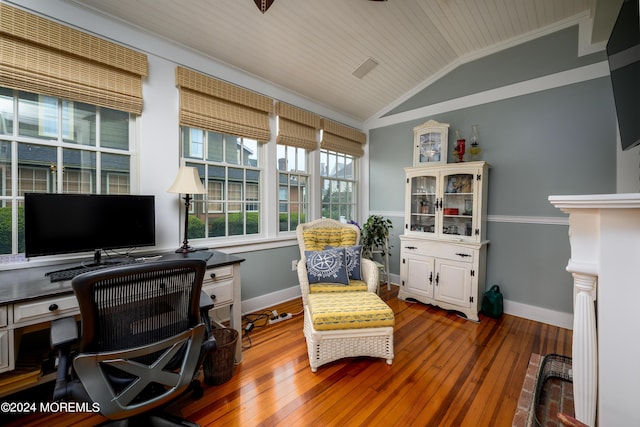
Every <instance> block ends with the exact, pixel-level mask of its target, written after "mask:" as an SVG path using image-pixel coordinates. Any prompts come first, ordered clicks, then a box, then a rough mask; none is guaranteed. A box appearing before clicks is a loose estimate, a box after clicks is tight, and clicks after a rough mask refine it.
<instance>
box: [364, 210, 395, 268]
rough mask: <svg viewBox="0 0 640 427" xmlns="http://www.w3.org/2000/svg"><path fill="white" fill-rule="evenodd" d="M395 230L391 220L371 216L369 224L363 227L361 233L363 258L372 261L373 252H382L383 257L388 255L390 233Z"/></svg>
mask: <svg viewBox="0 0 640 427" xmlns="http://www.w3.org/2000/svg"><path fill="white" fill-rule="evenodd" d="M392 228H393V223H392V222H391V220H390V219H388V218H384V217H382V216H380V215H371V216H369V218H367V222H365V223H364V224H363V225H362V231H361V233H360V243H361V244H362V256H363V257H365V258H369V259H371V258H372V257H373V251H374V250H376V249H378V250H381V251H382V256H383V257H384V255H385V254H386V251H387V249H388V248H387V242H388V241H389V231H390V230H391V229H392Z"/></svg>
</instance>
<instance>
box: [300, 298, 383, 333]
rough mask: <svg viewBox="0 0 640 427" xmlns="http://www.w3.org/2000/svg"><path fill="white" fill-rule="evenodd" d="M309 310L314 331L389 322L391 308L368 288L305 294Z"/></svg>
mask: <svg viewBox="0 0 640 427" xmlns="http://www.w3.org/2000/svg"><path fill="white" fill-rule="evenodd" d="M309 313H310V314H311V321H312V323H313V327H314V328H315V329H316V330H317V331H328V330H335V329H357V328H380V327H384V326H393V325H394V324H395V319H394V317H393V310H391V308H390V307H389V306H388V305H387V304H386V303H385V302H384V301H382V299H380V297H379V296H378V295H376V294H374V293H372V292H348V293H332V294H309Z"/></svg>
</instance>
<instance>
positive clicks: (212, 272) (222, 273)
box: [204, 265, 233, 283]
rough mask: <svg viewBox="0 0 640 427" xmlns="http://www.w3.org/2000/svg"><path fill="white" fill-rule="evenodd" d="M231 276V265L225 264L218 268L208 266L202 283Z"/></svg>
mask: <svg viewBox="0 0 640 427" xmlns="http://www.w3.org/2000/svg"><path fill="white" fill-rule="evenodd" d="M230 277H233V265H225V266H223V267H218V268H210V269H208V270H207V271H206V273H205V274H204V283H207V281H217V280H223V279H228V278H230Z"/></svg>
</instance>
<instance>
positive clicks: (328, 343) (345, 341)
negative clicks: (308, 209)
mask: <svg viewBox="0 0 640 427" xmlns="http://www.w3.org/2000/svg"><path fill="white" fill-rule="evenodd" d="M327 227H335V228H338V227H352V228H353V229H354V230H355V231H356V232H357V241H359V239H360V230H359V229H358V227H356V226H355V225H352V224H342V223H340V222H339V221H336V220H333V219H319V220H315V221H312V222H309V223H305V224H300V225H298V227H297V229H296V234H297V237H298V245H299V246H300V262H298V279H299V282H300V290H301V292H302V302H303V306H304V327H303V330H304V336H305V339H306V341H307V352H308V355H309V365H310V366H311V372H316V371H317V370H318V367H319V366H321V365H324V364H326V363H329V362H333V361H335V360H339V359H343V358H347V357H363V356H364V357H376V358H382V359H386V362H387V364H388V365H391V364H392V363H393V357H394V349H393V327H391V326H387V327H378V328H357V329H334V330H329V331H317V330H316V329H315V328H314V327H313V323H312V321H311V315H310V313H309V307H308V299H307V295H308V294H309V280H308V277H307V268H306V263H305V258H304V251H305V244H304V239H303V232H304V230H305V229H308V228H327ZM361 266H362V277H363V280H364V281H365V282H366V283H367V291H368V292H372V293H374V294H377V290H378V283H379V282H378V281H379V278H378V274H379V270H378V268H377V267H376V265H375V263H374V262H373V261H371V260H368V259H364V258H363V259H362V261H361ZM360 292H361V291H360Z"/></svg>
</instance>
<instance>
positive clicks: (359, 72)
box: [352, 57, 378, 79]
mask: <svg viewBox="0 0 640 427" xmlns="http://www.w3.org/2000/svg"><path fill="white" fill-rule="evenodd" d="M376 65H378V62H377V61H376V60H375V59H373V58H371V57H369V58H367V59H366V60H365V61H364V62H363V63H362V64H360V66H359V67H358V68H356V69H355V70H354V71H353V73H352V74H353V75H354V76H356V77H357V78H359V79H361V78H363V77H364V76H365V75H366V74H367V73H368V72H369V71H371V70H373V69H374V68H375V67H376Z"/></svg>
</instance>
